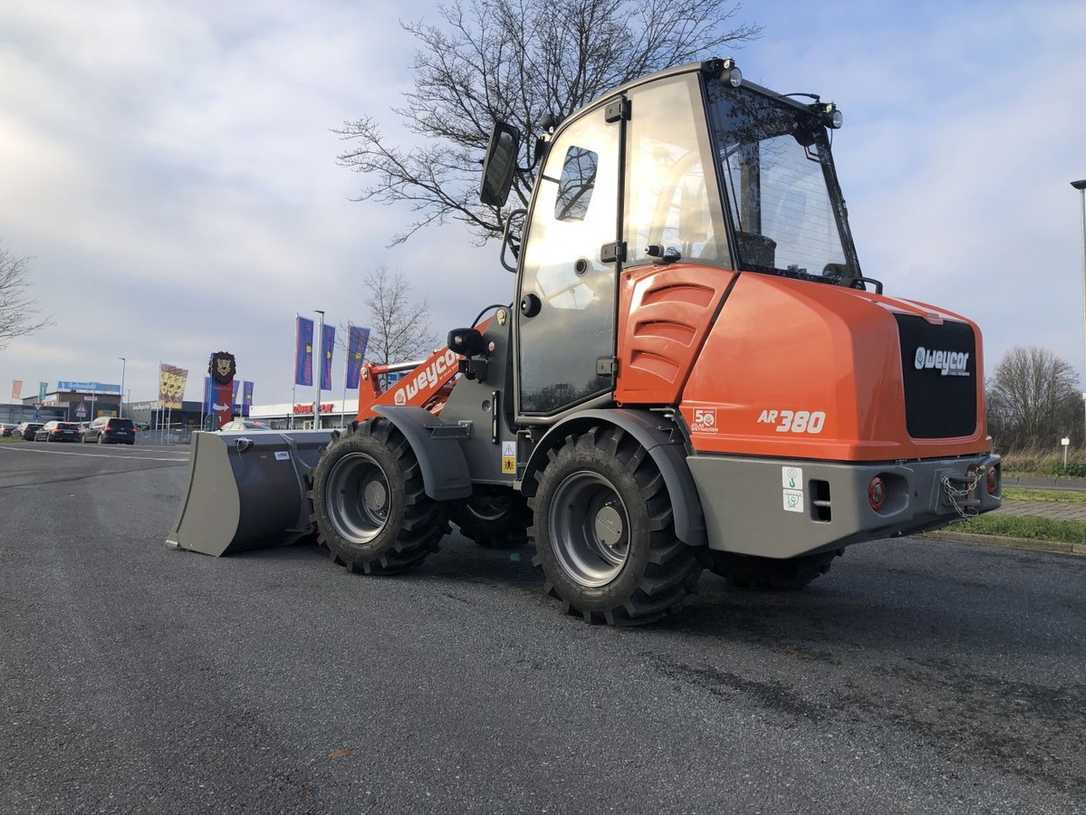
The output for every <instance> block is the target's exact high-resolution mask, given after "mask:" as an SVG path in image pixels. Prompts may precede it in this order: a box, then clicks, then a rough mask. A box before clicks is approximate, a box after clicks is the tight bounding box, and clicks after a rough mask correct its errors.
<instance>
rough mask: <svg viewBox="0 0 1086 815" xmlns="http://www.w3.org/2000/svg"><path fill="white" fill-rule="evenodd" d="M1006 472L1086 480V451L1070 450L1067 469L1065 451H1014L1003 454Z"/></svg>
mask: <svg viewBox="0 0 1086 815" xmlns="http://www.w3.org/2000/svg"><path fill="white" fill-rule="evenodd" d="M1001 455H1002V456H1003V470H1004V472H1016V473H1038V474H1040V475H1053V476H1060V475H1066V476H1072V477H1074V478H1086V451H1084V450H1069V451H1068V454H1067V467H1066V468H1065V467H1064V466H1063V451H1062V450H1060V451H1058V452H1056V451H1052V450H1012V451H1010V452H1007V453H1001Z"/></svg>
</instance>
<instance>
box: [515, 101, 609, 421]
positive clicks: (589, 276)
mask: <svg viewBox="0 0 1086 815" xmlns="http://www.w3.org/2000/svg"><path fill="white" fill-rule="evenodd" d="M627 109H628V108H627V103H626V100H625V99H624V98H619V99H617V100H615V101H612V102H610V103H608V104H607V105H606V106H605V105H599V106H597V107H596V108H594V109H592V110H589V111H588V112H587V113H585V114H584V115H582V116H581V117H580V118H579V119H577V120H576V121H574V122H573V123H571V124H570V125H568V126H567V127H565V128H563V129H562V130H561V131H560V132H559V133H558V134H557V135H556V137H555V140H554V141H553V142H552V143H551V146H550V149H549V151H548V154H547V160H546V163H545V165H544V167H543V170H542V173H541V175H540V177H539V180H538V181H537V182H536V197H535V201H534V203H533V206H532V212H531V221H530V223H529V227H528V233H527V241H526V243H525V247H524V251H523V253H522V256H521V260H522V265H521V274H520V285H519V289H518V302H519V303H520V309H519V313H518V314H517V315H516V320H517V355H518V362H519V366H518V377H517V379H518V388H517V390H518V393H517V397H518V399H517V413H518V414H519V415H527V416H533V415H534V416H548V415H553V414H555V413H559V412H561V411H563V410H566V409H568V408H570V407H572V406H574V405H576V404H579V403H581V402H585V401H587V400H589V399H592V398H593V397H597V396H601V395H606V394H608V393H609V392H610V391H612V390H613V388H614V382H613V377H612V375H611V372H610V367H609V366H610V361H611V360H612V359H613V357H614V353H615V350H614V349H615V294H616V290H617V286H618V273H619V267H620V265H621V252H620V251H616V246H617V245H618V244H616V241H618V240H619V236H620V234H621V223H620V215H619V199H620V192H621V187H620V183H619V179H620V161H621V150H620V145H621V143H622V139H623V137H624V129H625V118H626V111H627Z"/></svg>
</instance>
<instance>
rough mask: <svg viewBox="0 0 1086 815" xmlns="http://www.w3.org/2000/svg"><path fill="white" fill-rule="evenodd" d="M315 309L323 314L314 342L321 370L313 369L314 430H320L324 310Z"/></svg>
mask: <svg viewBox="0 0 1086 815" xmlns="http://www.w3.org/2000/svg"><path fill="white" fill-rule="evenodd" d="M314 311H316V312H317V314H319V315H321V317H320V329H319V330H318V331H317V342H316V343H314V344H315V345H316V346H317V347H319V348H320V360H321V367H320V370H319V371H317V370H315V371H313V385H314V388H313V389H314V391H315V392H316V399H314V400H313V429H314V430H320V429H321V380H322V379H323V378H324V377H323V374H324V312H323V311H321V310H320V309H319V308H318V309H314ZM316 356H317V355H316V354H314V355H313V357H314V358H316ZM313 367H314V368H315V367H316V366H313Z"/></svg>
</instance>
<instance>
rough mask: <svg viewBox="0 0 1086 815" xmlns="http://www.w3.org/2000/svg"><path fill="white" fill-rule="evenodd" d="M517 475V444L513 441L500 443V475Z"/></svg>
mask: <svg viewBox="0 0 1086 815" xmlns="http://www.w3.org/2000/svg"><path fill="white" fill-rule="evenodd" d="M516 474H517V443H516V442H515V441H503V442H502V475H516Z"/></svg>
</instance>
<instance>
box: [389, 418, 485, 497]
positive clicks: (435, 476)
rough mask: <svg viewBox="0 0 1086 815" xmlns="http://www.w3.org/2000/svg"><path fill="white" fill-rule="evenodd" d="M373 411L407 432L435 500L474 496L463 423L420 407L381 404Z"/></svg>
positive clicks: (426, 486) (425, 488)
mask: <svg viewBox="0 0 1086 815" xmlns="http://www.w3.org/2000/svg"><path fill="white" fill-rule="evenodd" d="M373 410H374V412H375V413H377V414H378V415H379V416H382V417H384V418H385V419H388V421H390V422H392V424H394V425H395V426H396V429H397V430H399V431H400V432H401V433H403V434H404V437H405V438H406V439H407V443H408V444H410V445H411V450H412V451H413V452H414V454H415V458H417V459H418V461H419V467H420V468H421V469H422V485H423V489H424V490H425V491H426V494H427V495H428V496H430V497H431V498H433V499H434V500H435V501H450V500H452V499H454V498H467V497H468V496H469V495H471V489H472V487H471V471H470V470H469V469H468V462H467V459H466V458H464V451H463V450H461V449H460V442H459V441H458V439H459V438H461V437H463V436H462V435H461V428H460V426H459V425H455V424H450V423H448V422H443V421H441V419H439V418H438V417H437V416H435V415H434V414H433V413H431V412H430V411H428V410H423V409H422V408H420V407H396V406H392V405H377V406H376V407H374V408H373ZM468 428H470V425H469V426H468ZM465 432H470V429H467V430H466V431H465Z"/></svg>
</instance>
